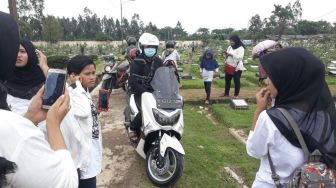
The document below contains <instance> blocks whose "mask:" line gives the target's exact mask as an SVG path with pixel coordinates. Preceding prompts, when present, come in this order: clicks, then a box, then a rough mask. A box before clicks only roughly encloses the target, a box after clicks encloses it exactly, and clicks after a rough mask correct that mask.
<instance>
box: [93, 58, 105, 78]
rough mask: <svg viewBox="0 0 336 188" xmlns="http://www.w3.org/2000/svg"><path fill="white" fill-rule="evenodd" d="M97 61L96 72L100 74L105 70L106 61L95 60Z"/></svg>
mask: <svg viewBox="0 0 336 188" xmlns="http://www.w3.org/2000/svg"><path fill="white" fill-rule="evenodd" d="M95 63H96V73H97V74H100V73H101V72H103V69H104V66H105V64H104V61H103V60H100V59H98V60H97V61H95Z"/></svg>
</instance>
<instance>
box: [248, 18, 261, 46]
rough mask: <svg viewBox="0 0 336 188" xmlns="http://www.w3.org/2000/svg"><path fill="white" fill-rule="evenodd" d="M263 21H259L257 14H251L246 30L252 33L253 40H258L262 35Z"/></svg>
mask: <svg viewBox="0 0 336 188" xmlns="http://www.w3.org/2000/svg"><path fill="white" fill-rule="evenodd" d="M263 27H264V23H263V22H262V21H261V19H260V16H259V14H256V15H254V16H252V18H251V19H250V21H249V27H248V30H249V32H250V33H251V35H252V38H253V40H254V41H255V40H258V39H260V38H262V36H263Z"/></svg>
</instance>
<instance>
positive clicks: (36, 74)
mask: <svg viewBox="0 0 336 188" xmlns="http://www.w3.org/2000/svg"><path fill="white" fill-rule="evenodd" d="M20 44H21V45H22V46H23V47H24V49H25V50H26V52H27V55H28V62H27V65H26V66H24V67H15V69H14V74H13V75H12V77H11V78H9V79H8V80H7V82H6V83H5V85H6V87H7V91H8V93H9V94H10V95H12V96H14V97H18V98H21V99H28V100H30V99H31V98H32V97H33V96H34V95H35V94H36V93H37V91H38V90H39V89H40V88H41V86H42V85H43V83H44V82H45V79H46V78H45V76H44V74H43V71H42V70H41V68H40V67H39V66H38V65H37V64H38V59H37V56H36V53H35V47H34V45H33V44H32V43H31V42H30V41H27V40H21V41H20Z"/></svg>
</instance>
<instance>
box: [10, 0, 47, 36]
mask: <svg viewBox="0 0 336 188" xmlns="http://www.w3.org/2000/svg"><path fill="white" fill-rule="evenodd" d="M17 4H18V5H17V7H18V14H19V22H18V23H19V28H20V30H22V31H23V32H22V33H21V36H22V37H25V38H27V39H29V40H39V39H41V31H42V27H41V23H42V19H43V18H44V15H43V9H44V0H20V1H17Z"/></svg>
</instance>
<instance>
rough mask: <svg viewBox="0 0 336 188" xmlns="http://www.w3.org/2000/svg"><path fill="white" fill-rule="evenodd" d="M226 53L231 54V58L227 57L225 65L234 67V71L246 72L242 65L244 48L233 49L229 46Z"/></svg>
mask: <svg viewBox="0 0 336 188" xmlns="http://www.w3.org/2000/svg"><path fill="white" fill-rule="evenodd" d="M226 52H227V53H229V54H232V56H228V57H227V59H226V63H227V64H229V65H231V66H234V67H236V71H238V70H241V71H244V70H246V68H245V67H244V65H243V58H244V53H245V49H244V47H242V46H240V47H238V48H236V49H233V48H232V47H231V46H229V47H228V48H227V50H226Z"/></svg>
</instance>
